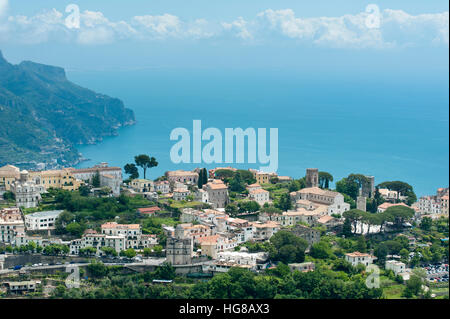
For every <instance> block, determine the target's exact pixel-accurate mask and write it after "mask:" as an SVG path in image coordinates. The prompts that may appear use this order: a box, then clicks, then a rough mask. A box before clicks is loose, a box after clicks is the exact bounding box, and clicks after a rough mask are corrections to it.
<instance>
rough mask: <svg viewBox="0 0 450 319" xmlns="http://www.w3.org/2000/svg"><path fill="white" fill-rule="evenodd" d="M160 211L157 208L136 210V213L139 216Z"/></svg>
mask: <svg viewBox="0 0 450 319" xmlns="http://www.w3.org/2000/svg"><path fill="white" fill-rule="evenodd" d="M160 210H161V208H159V207H158V206H152V207H144V208H138V211H139V213H141V214H153V213H155V212H158V211H160Z"/></svg>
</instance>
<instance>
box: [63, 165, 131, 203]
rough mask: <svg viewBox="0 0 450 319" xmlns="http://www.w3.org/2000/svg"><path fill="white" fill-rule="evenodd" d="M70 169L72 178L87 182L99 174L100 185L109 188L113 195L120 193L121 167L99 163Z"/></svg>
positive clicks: (90, 181) (90, 182)
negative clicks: (88, 166) (89, 166)
mask: <svg viewBox="0 0 450 319" xmlns="http://www.w3.org/2000/svg"><path fill="white" fill-rule="evenodd" d="M70 170H71V172H72V175H73V177H74V178H76V179H78V180H81V181H84V182H85V183H89V184H92V180H93V178H94V176H96V175H97V174H99V175H100V186H101V187H109V188H111V190H112V193H113V194H114V196H119V195H120V185H121V184H122V183H123V177H122V169H121V168H120V167H109V166H108V163H100V164H99V165H95V166H94V167H91V168H80V169H74V168H71V169H70ZM102 176H103V177H102Z"/></svg>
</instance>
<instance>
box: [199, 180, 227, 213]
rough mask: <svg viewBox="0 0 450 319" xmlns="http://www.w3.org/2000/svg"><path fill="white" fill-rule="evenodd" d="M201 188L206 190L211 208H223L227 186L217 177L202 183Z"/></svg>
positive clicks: (225, 201)
mask: <svg viewBox="0 0 450 319" xmlns="http://www.w3.org/2000/svg"><path fill="white" fill-rule="evenodd" d="M203 190H204V191H206V192H207V194H208V195H207V196H208V201H207V203H208V204H210V205H211V206H212V207H213V208H224V207H225V206H226V205H227V204H228V202H229V199H228V187H227V186H226V185H225V184H224V183H223V182H222V181H221V180H218V179H214V180H212V181H211V182H209V183H207V184H205V185H203Z"/></svg>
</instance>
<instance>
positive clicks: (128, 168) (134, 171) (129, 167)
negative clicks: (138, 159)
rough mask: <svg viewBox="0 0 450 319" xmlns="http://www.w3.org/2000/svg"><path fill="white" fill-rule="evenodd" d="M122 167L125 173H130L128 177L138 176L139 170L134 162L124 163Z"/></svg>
mask: <svg viewBox="0 0 450 319" xmlns="http://www.w3.org/2000/svg"><path fill="white" fill-rule="evenodd" d="M123 168H124V170H125V173H126V174H128V175H130V179H136V178H139V171H138V168H137V167H136V164H134V163H131V164H126V165H125V166H124V167H123Z"/></svg>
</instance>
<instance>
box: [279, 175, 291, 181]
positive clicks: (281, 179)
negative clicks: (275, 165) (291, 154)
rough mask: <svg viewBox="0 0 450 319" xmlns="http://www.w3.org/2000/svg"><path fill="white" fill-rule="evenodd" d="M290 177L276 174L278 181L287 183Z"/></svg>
mask: <svg viewBox="0 0 450 319" xmlns="http://www.w3.org/2000/svg"><path fill="white" fill-rule="evenodd" d="M290 181H292V178H291V177H289V176H278V183H289V182H290Z"/></svg>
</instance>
